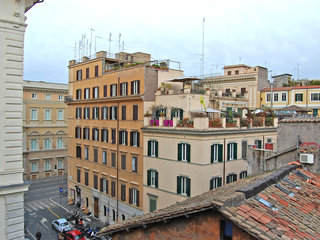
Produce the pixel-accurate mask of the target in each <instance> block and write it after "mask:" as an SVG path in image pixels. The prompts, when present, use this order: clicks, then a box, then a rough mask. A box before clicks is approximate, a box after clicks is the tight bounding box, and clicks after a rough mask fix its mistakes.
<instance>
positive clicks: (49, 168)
mask: <svg viewBox="0 0 320 240" xmlns="http://www.w3.org/2000/svg"><path fill="white" fill-rule="evenodd" d="M44 170H45V171H49V170H51V161H45V162H44Z"/></svg>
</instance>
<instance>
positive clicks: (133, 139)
mask: <svg viewBox="0 0 320 240" xmlns="http://www.w3.org/2000/svg"><path fill="white" fill-rule="evenodd" d="M130 146H133V147H139V146H140V133H139V132H137V131H133V132H130Z"/></svg>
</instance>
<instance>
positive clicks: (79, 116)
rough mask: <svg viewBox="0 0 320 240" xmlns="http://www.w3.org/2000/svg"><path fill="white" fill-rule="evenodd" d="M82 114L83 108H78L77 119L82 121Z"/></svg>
mask: <svg viewBox="0 0 320 240" xmlns="http://www.w3.org/2000/svg"><path fill="white" fill-rule="evenodd" d="M81 112H82V108H81V107H77V108H76V119H81Z"/></svg>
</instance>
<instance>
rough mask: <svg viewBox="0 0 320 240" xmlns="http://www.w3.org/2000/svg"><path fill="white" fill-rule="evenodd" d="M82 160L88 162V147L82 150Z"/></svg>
mask: <svg viewBox="0 0 320 240" xmlns="http://www.w3.org/2000/svg"><path fill="white" fill-rule="evenodd" d="M84 159H85V160H89V148H88V147H85V148H84Z"/></svg>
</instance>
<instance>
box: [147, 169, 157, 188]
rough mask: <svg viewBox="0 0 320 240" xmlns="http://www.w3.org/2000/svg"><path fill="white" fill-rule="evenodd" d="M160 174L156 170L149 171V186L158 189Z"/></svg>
mask: <svg viewBox="0 0 320 240" xmlns="http://www.w3.org/2000/svg"><path fill="white" fill-rule="evenodd" d="M158 178H159V174H158V171H156V170H151V169H150V170H147V185H148V186H151V187H155V188H158V181H159V180H158Z"/></svg>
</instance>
